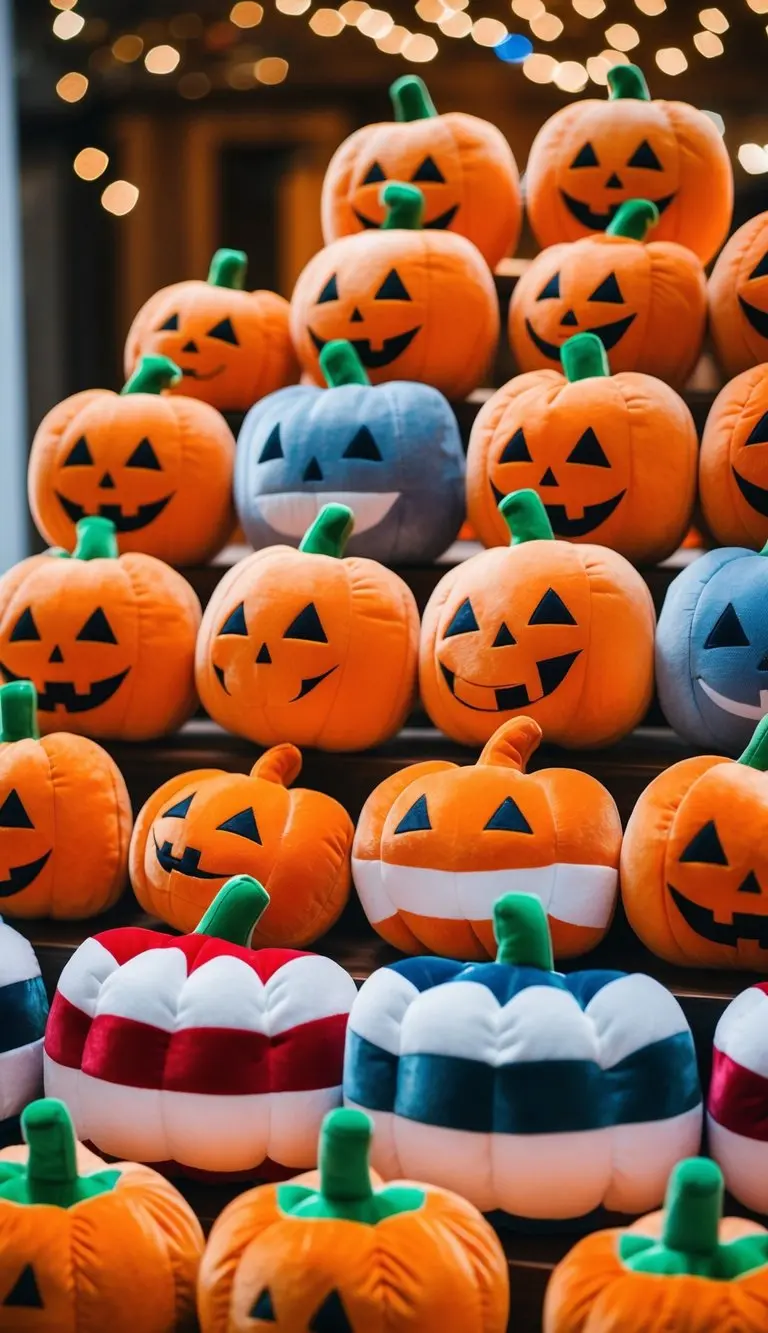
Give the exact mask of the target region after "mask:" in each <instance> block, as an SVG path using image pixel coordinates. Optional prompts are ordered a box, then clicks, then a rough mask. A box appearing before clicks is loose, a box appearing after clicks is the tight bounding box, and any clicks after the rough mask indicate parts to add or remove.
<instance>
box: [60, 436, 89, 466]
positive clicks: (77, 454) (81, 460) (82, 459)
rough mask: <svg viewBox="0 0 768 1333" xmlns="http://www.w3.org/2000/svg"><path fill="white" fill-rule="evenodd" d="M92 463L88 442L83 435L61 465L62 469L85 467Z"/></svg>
mask: <svg viewBox="0 0 768 1333" xmlns="http://www.w3.org/2000/svg"><path fill="white" fill-rule="evenodd" d="M92 463H93V457H92V455H91V451H90V449H89V448H88V441H87V440H86V438H85V436H84V435H81V436H80V439H79V440H78V441H77V443H76V444H73V445H72V448H71V449H70V451H69V453H68V454H67V456H66V458H65V459H64V462H63V463H62V467H87V466H88V465H89V464H92Z"/></svg>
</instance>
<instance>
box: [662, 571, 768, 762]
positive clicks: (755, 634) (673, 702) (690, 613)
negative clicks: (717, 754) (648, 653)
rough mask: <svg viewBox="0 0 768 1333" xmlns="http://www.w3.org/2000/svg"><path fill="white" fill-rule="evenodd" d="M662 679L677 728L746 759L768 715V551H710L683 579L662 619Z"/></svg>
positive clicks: (688, 737) (687, 736)
mask: <svg viewBox="0 0 768 1333" xmlns="http://www.w3.org/2000/svg"><path fill="white" fill-rule="evenodd" d="M656 678H657V683H658V691H659V701H660V703H661V706H662V708H663V710H664V714H665V716H666V718H667V721H668V722H669V724H670V726H672V727H674V729H675V731H677V732H679V734H680V735H681V736H683V737H685V739H686V740H689V741H693V742H694V744H696V745H702V746H706V747H707V748H710V749H711V748H713V747H714V748H715V749H716V750H718V751H723V752H724V753H726V754H732V755H739V754H741V751H742V750H743V749H744V747H745V746H746V744H747V742H748V741H749V739H750V737H751V736H752V733H753V731H754V729H755V727H756V726H757V723H758V722H759V721H760V718H761V717H763V716H764V715H765V714H766V713H768V546H766V547H765V548H764V550H763V551H761V552H757V553H756V552H755V551H748V550H746V549H745V548H743V547H741V546H727V547H724V548H723V549H722V550H720V551H709V552H708V553H707V554H706V555H703V556H701V557H700V558H699V559H698V560H695V561H694V563H693V564H692V565H689V566H688V568H687V569H685V570H683V572H682V574H678V576H677V578H676V579H675V580H674V581H673V582H672V583H671V584H670V587H669V591H668V592H667V596H666V600H665V602H664V607H663V610H662V613H661V616H660V617H659V624H658V629H657V633H656Z"/></svg>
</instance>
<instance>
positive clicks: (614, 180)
mask: <svg viewBox="0 0 768 1333" xmlns="http://www.w3.org/2000/svg"><path fill="white" fill-rule="evenodd" d="M605 188H606V190H623V189H624V186H623V185H622V182H621V177H620V176H617V175H616V172H615V171H614V173H613V175H612V176H609V177H608V179H607V181H606V182H605Z"/></svg>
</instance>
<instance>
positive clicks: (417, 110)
mask: <svg viewBox="0 0 768 1333" xmlns="http://www.w3.org/2000/svg"><path fill="white" fill-rule="evenodd" d="M389 93H390V97H391V98H392V105H393V108H394V112H395V122H394V124H393V123H392V122H391V121H384V122H381V123H379V124H376V125H364V126H363V128H362V129H360V130H356V131H355V133H354V134H351V135H350V136H349V138H348V139H345V140H344V142H343V144H341V146H340V147H339V148H337V150H336V152H335V153H334V155H333V158H332V159H331V164H330V166H329V167H328V170H327V172H326V174H325V181H324V182H323V201H322V217H323V238H324V240H325V242H326V244H328V243H329V242H330V241H336V240H338V238H339V237H340V236H349V235H351V234H352V233H353V232H358V231H372V230H375V229H377V228H380V227H381V226H382V223H383V221H384V216H385V214H384V209H383V207H382V204H381V198H380V196H381V187H382V185H384V184H385V183H386V182H387V181H388V180H389V181H406V182H409V183H410V184H411V185H416V186H418V188H419V189H420V190H421V191H422V192H423V194H424V199H425V219H424V226H425V227H426V228H428V229H429V230H430V231H453V232H457V233H458V234H459V235H460V236H466V237H467V239H468V240H470V241H472V242H473V243H474V244H475V245H476V246H477V248H478V250H479V251H480V253H481V255H482V256H483V258H484V259H485V261H486V262H487V263H488V264H489V265H490V266H491V268H495V267H496V265H497V264H498V262H499V260H501V259H503V258H504V256H505V255H508V254H510V253H513V252H514V249H515V247H516V245H517V242H518V240H519V238H520V227H521V225H522V220H523V205H522V199H521V195H520V178H519V176H518V172H517V164H516V162H515V159H514V157H513V156H512V151H511V149H510V147H509V144H508V143H507V141H506V139H505V138H504V136H503V134H502V133H501V131H500V130H498V129H497V128H496V126H495V125H491V124H489V122H488V121H487V120H480V119H478V117H477V116H467V115H465V114H464V113H463V112H461V111H452V112H449V113H448V114H447V115H443V116H439V115H438V114H437V109H436V107H435V104H434V102H433V101H432V98H431V97H430V95H429V92H428V90H427V86H426V84H425V83H424V80H423V79H420V78H419V77H418V76H417V75H415V74H404V75H403V76H402V77H401V78H399V79H396V80H395V82H394V83H393V84H392V85H391V87H390V90H389Z"/></svg>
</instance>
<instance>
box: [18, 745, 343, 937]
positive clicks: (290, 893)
mask: <svg viewBox="0 0 768 1333" xmlns="http://www.w3.org/2000/svg"><path fill="white" fill-rule="evenodd" d="M1 756H2V751H0V757H1ZM300 771H301V755H300V753H299V751H298V750H297V749H296V747H295V746H293V745H278V746H276V747H275V748H274V749H272V750H267V752H266V754H263V755H262V756H261V758H260V759H258V760H257V761H256V763H255V764H254V766H253V768H252V769H251V772H250V774H249V775H246V774H244V773H224V772H222V771H221V770H220V769H215V768H203V769H199V770H198V771H197V772H194V773H180V774H178V775H177V776H176V777H174V778H171V779H170V781H169V782H165V783H164V784H163V786H162V787H159V788H158V790H157V791H156V792H154V793H153V794H152V796H150V798H149V800H148V801H147V802H146V804H145V806H144V808H143V809H142V810H141V812H140V814H139V817H138V819H137V820H136V829H135V832H134V836H133V840H132V843H131V883H132V884H133V891H134V893H135V894H136V897H137V898H138V900H139V902H140V903H141V906H142V907H143V908H144V910H145V911H147V912H151V913H152V914H153V915H154V916H159V917H160V918H161V919H162V920H163V921H167V922H168V924H169V925H171V926H175V928H176V929H177V930H181V931H185V932H191V931H193V930H195V928H196V926H197V924H198V922H199V921H200V918H201V917H202V916H203V914H204V913H205V911H206V910H207V908H208V907H209V906H210V904H211V902H212V901H213V899H214V898H215V897H216V894H217V893H218V891H219V889H221V888H223V887H224V884H225V883H226V881H227V880H228V879H229V878H230V877H231V876H233V875H241V874H244V875H251V876H253V877H254V878H255V879H258V880H259V882H260V883H261V884H263V885H264V886H265V888H266V889H267V890H268V892H269V897H270V907H269V911H268V912H267V913H266V916H265V917H264V919H263V925H261V924H260V925H258V926H257V927H256V929H255V930H254V932H253V938H252V944H253V947H254V948H260V947H262V946H272V945H277V946H278V947H282V946H290V947H291V948H299V949H301V948H303V947H304V945H306V944H311V943H312V941H313V940H316V939H317V938H318V936H320V935H323V934H324V933H325V931H326V930H329V929H330V927H331V926H332V925H333V923H334V922H335V921H336V920H337V918H338V917H339V915H340V914H341V911H342V909H343V907H344V904H345V903H346V901H347V896H348V894H349V855H350V848H351V846H352V836H353V832H354V830H353V827H352V822H351V820H350V818H349V815H348V814H347V812H346V810H345V809H344V808H343V806H341V805H339V803H338V801H334V800H333V798H332V797H330V796H325V795H324V794H323V793H322V792H318V791H306V790H302V789H300V788H299V789H296V790H294V791H289V790H288V787H289V786H290V784H291V783H292V782H293V780H294V779H295V778H296V777H298V775H299V773H300Z"/></svg>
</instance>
